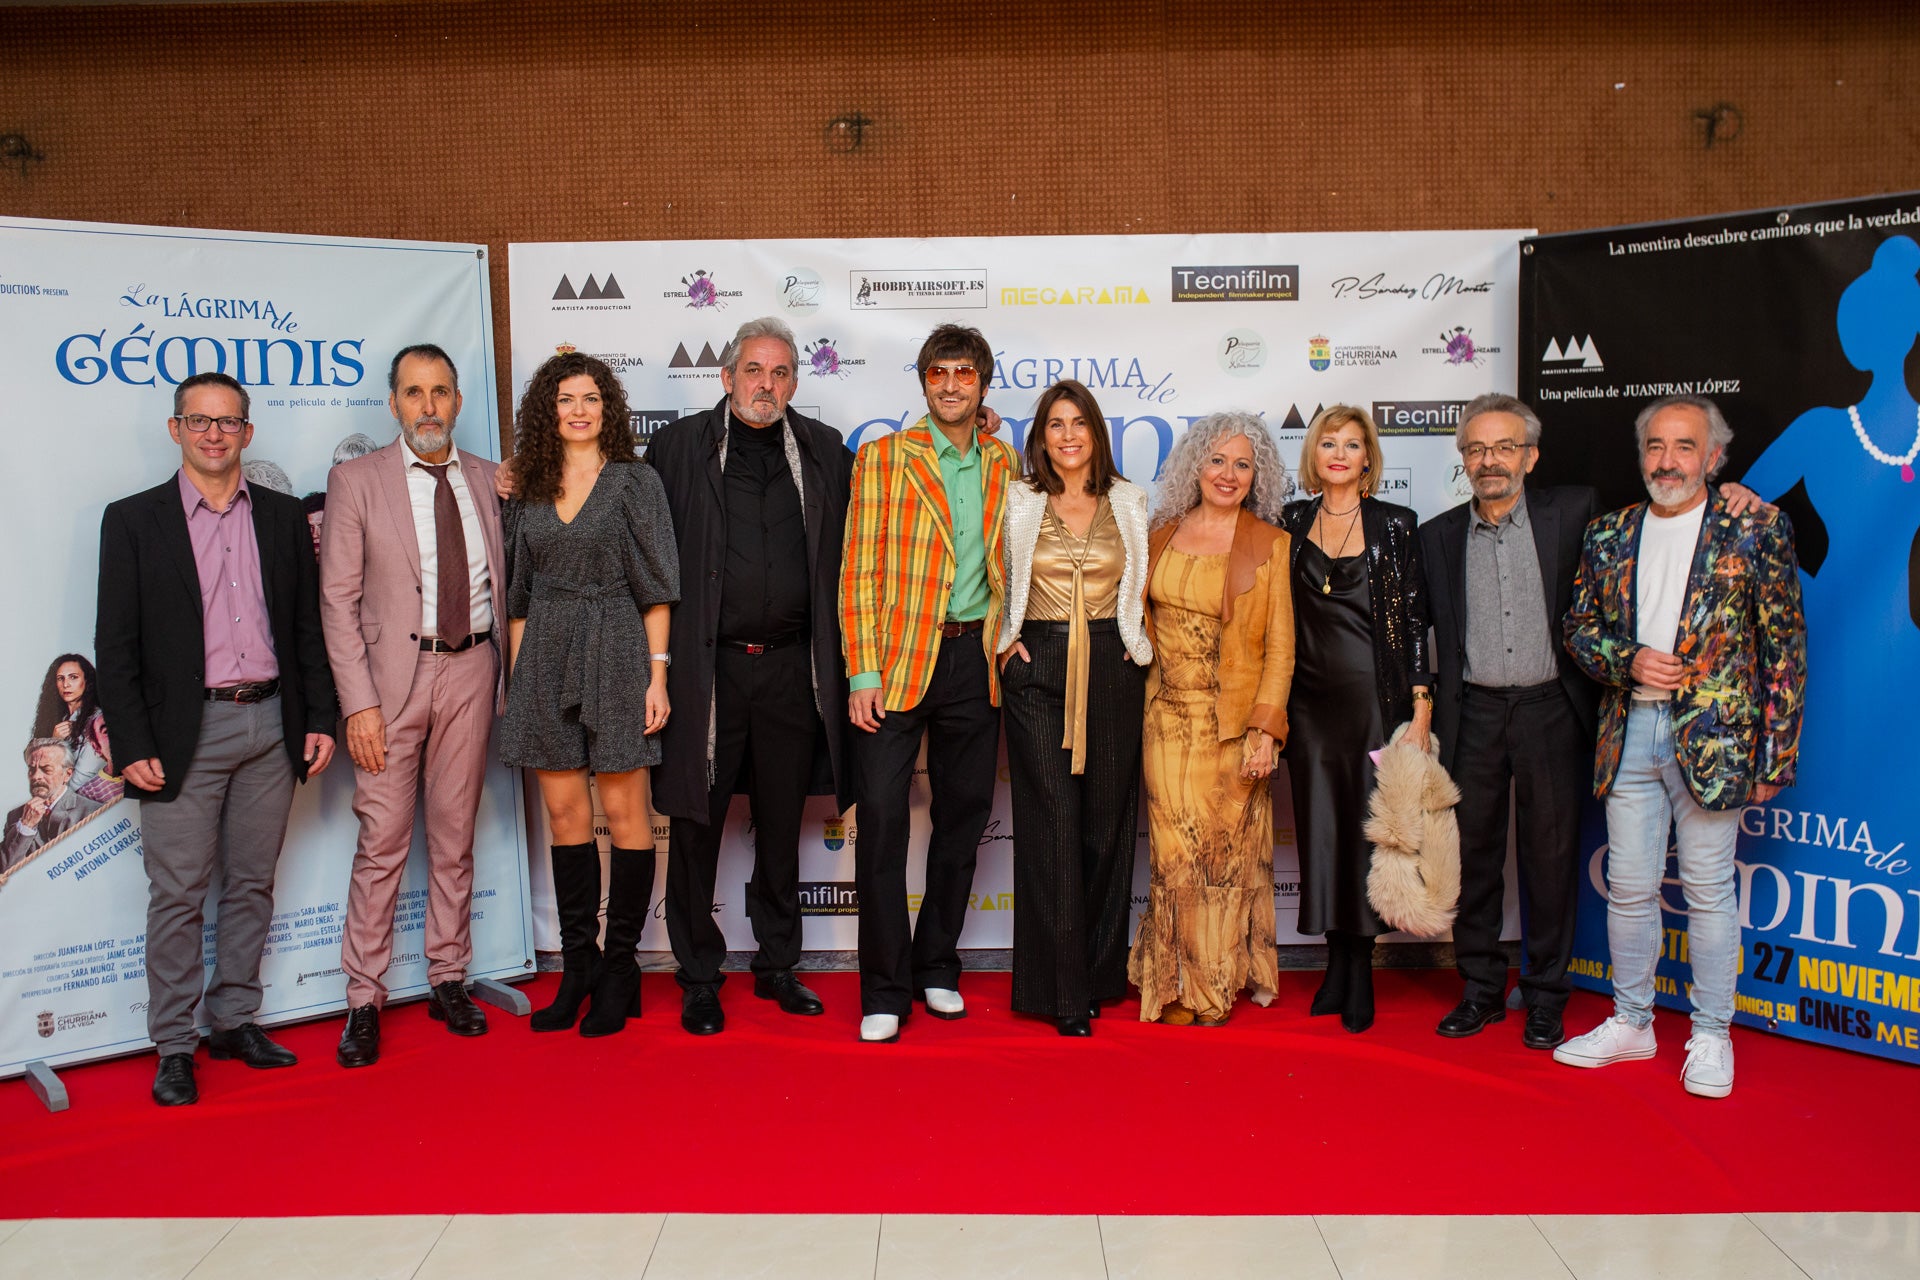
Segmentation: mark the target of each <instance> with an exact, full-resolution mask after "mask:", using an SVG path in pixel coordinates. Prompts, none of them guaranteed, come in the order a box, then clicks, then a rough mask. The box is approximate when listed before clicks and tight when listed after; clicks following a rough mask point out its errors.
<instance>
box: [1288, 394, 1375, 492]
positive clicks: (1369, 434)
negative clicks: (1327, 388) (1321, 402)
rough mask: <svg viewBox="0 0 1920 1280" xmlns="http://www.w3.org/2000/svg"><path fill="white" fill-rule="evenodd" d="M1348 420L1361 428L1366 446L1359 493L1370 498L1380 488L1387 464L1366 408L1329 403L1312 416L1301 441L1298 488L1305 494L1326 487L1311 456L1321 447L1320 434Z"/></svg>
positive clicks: (1322, 434) (1313, 456) (1340, 425)
mask: <svg viewBox="0 0 1920 1280" xmlns="http://www.w3.org/2000/svg"><path fill="white" fill-rule="evenodd" d="M1348 423H1353V424H1355V425H1357V426H1358V427H1359V428H1360V436H1361V438H1362V439H1363V440H1365V441H1366V445H1367V469H1366V472H1365V473H1364V474H1363V475H1361V477H1360V496H1361V497H1363V498H1371V497H1372V496H1373V495H1374V494H1375V493H1376V492H1378V491H1379V489H1380V468H1381V467H1383V466H1385V465H1386V459H1385V458H1384V457H1382V456H1381V453H1380V429H1379V428H1378V427H1376V426H1374V425H1373V419H1372V418H1371V417H1369V416H1368V414H1367V411H1366V410H1365V409H1362V408H1360V407H1359V406H1357V405H1351V404H1330V405H1328V406H1327V407H1326V408H1324V409H1322V410H1321V411H1320V412H1319V413H1316V414H1314V415H1313V421H1312V423H1310V424H1309V425H1308V427H1307V438H1306V439H1305V440H1303V441H1301V443H1300V487H1301V488H1303V489H1305V490H1306V491H1307V492H1308V493H1319V492H1320V490H1322V489H1324V488H1325V487H1326V484H1325V482H1324V481H1322V480H1321V478H1320V468H1319V466H1318V464H1317V463H1315V461H1314V458H1315V455H1316V454H1317V453H1318V451H1319V449H1320V440H1321V437H1323V436H1327V435H1331V434H1332V433H1334V432H1336V431H1338V430H1339V429H1340V428H1342V427H1344V426H1346V425H1347V424H1348Z"/></svg>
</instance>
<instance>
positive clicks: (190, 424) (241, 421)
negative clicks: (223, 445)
mask: <svg viewBox="0 0 1920 1280" xmlns="http://www.w3.org/2000/svg"><path fill="white" fill-rule="evenodd" d="M177 421H179V422H181V423H183V424H185V426H186V428H187V430H189V431H191V432H193V433H194V434H195V435H199V434H200V433H201V432H202V431H205V430H206V429H207V428H208V427H219V428H220V430H221V432H222V433H223V434H225V435H230V436H237V435H239V434H240V433H241V431H243V430H245V429H246V425H247V420H246V419H245V418H209V417H208V416H207V415H206V414H204V413H189V414H187V415H186V416H185V417H183V418H179V419H177Z"/></svg>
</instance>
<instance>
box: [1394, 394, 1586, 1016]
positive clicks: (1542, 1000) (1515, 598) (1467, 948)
mask: <svg viewBox="0 0 1920 1280" xmlns="http://www.w3.org/2000/svg"><path fill="white" fill-rule="evenodd" d="M1454 443H1455V444H1456V445H1457V446H1458V448H1459V450H1460V458H1461V461H1462V463H1463V464H1464V465H1465V468H1466V474H1467V478H1468V479H1469V480H1471V481H1472V482H1473V500H1472V501H1471V502H1463V503H1461V504H1460V505H1459V506H1457V507H1454V508H1453V509H1452V510H1450V511H1446V512H1443V513H1441V514H1440V515H1437V516H1435V517H1434V518H1433V519H1431V520H1428V521H1427V522H1426V523H1424V524H1422V525H1421V526H1420V560H1421V565H1422V567H1423V569H1424V571H1425V573H1426V578H1427V599H1428V601H1429V604H1430V607H1431V609H1432V616H1433V632H1434V643H1433V653H1434V662H1435V665H1436V666H1437V667H1438V668H1439V670H1438V672H1437V680H1436V681H1435V686H1434V687H1435V690H1436V697H1435V700H1434V713H1433V727H1434V732H1435V734H1436V735H1437V736H1438V737H1439V740H1440V762H1441V763H1442V764H1443V765H1445V766H1446V767H1447V769H1448V770H1449V771H1451V772H1452V774H1453V779H1454V781H1455V782H1456V783H1457V784H1459V787H1460V807H1459V809H1458V810H1457V817H1458V819H1459V823H1460V913H1459V915H1458V916H1457V917H1456V918H1455V920H1454V925H1453V950H1454V963H1455V966H1456V968H1457V969H1458V970H1459V973H1460V978H1461V980H1462V981H1463V982H1464V983H1465V984H1466V990H1465V993H1464V995H1463V996H1462V998H1461V1001H1460V1003H1459V1005H1458V1006H1457V1007H1456V1008H1455V1009H1454V1010H1453V1011H1452V1012H1451V1013H1449V1014H1447V1016H1446V1017H1444V1018H1442V1019H1441V1020H1440V1025H1439V1028H1438V1030H1439V1032H1440V1034H1441V1035H1443V1036H1453V1037H1458V1036H1470V1035H1473V1034H1474V1033H1476V1032H1478V1031H1479V1030H1480V1029H1481V1028H1482V1027H1484V1026H1486V1025H1487V1024H1488V1023H1490V1022H1498V1021H1500V1020H1501V1019H1502V1018H1504V1017H1506V1003H1505V998H1506V989H1507V956H1506V951H1505V950H1504V949H1503V948H1502V947H1501V945H1500V924H1501V917H1502V914H1503V912H1502V904H1503V901H1504V899H1505V896H1506V884H1505V874H1504V873H1505V867H1506V860H1507V803H1508V802H1507V797H1508V792H1509V788H1510V787H1511V788H1512V789H1513V790H1514V792H1515V793H1516V794H1517V797H1518V811H1519V812H1518V816H1519V830H1518V832H1517V833H1516V840H1515V845H1516V848H1517V857H1518V868H1519V872H1520V892H1521V897H1522V904H1523V912H1524V917H1525V920H1526V940H1525V943H1524V946H1525V949H1526V956H1527V964H1526V968H1525V970H1524V971H1523V972H1522V974H1521V976H1520V988H1521V991H1522V992H1523V993H1524V996H1525V999H1526V1003H1527V1023H1526V1029H1525V1032H1524V1034H1523V1036H1522V1039H1523V1041H1524V1043H1525V1044H1526V1045H1527V1047H1529V1048H1533V1049H1551V1048H1553V1047H1554V1046H1555V1045H1557V1044H1559V1043H1560V1041H1561V1040H1562V1039H1563V1038H1564V1033H1563V1031H1562V1027H1561V1016H1560V1015H1561V1010H1562V1009H1563V1008H1565V1006H1566V1003H1567V994H1568V990H1569V988H1568V985H1567V959H1568V957H1569V955H1571V953H1572V949H1573V925H1574V913H1575V906H1576V901H1577V899H1576V893H1577V890H1578V885H1579V870H1580V807H1581V803H1582V800H1583V798H1584V796H1585V795H1586V792H1587V784H1588V778H1589V775H1590V773H1591V762H1592V759H1593V733H1594V719H1595V710H1596V707H1597V705H1598V703H1599V689H1598V688H1597V687H1596V686H1595V685H1594V683H1593V682H1592V681H1591V680H1589V679H1588V678H1587V677H1586V675H1585V673H1584V672H1582V671H1581V670H1580V668H1579V667H1578V666H1576V665H1575V663H1574V661H1573V659H1572V657H1570V656H1569V655H1568V653H1567V652H1566V649H1565V647H1564V646H1563V645H1561V644H1560V642H1559V639H1560V620H1561V619H1562V618H1563V617H1565V616H1566V612H1567V606H1568V604H1569V603H1570V601H1571V598H1572V591H1573V575H1574V571H1575V570H1576V569H1578V568H1579V566H1580V539H1581V535H1582V533H1584V532H1585V530H1586V527H1587V521H1589V520H1591V519H1592V518H1593V517H1594V515H1595V513H1596V512H1597V510H1598V503H1599V499H1598V495H1596V494H1595V492H1594V491H1593V490H1592V489H1590V488H1587V487H1586V486H1584V485H1578V486H1565V487H1558V488H1544V487H1536V486H1532V485H1528V484H1526V483H1525V481H1526V476H1527V473H1528V472H1530V471H1532V470H1533V468H1534V464H1535V463H1536V462H1538V461H1539V460H1540V419H1539V417H1538V416H1536V415H1535V414H1534V412H1533V410H1532V409H1530V408H1528V407H1527V406H1526V405H1525V404H1524V403H1522V402H1521V401H1519V400H1516V399H1514V398H1513V397H1512V396H1505V395H1484V396H1481V397H1479V398H1478V399H1476V400H1474V401H1473V402H1472V403H1470V404H1468V405H1467V407H1466V408H1465V409H1463V410H1462V411H1461V414H1460V426H1459V429H1458V430H1457V431H1456V432H1455V435H1454Z"/></svg>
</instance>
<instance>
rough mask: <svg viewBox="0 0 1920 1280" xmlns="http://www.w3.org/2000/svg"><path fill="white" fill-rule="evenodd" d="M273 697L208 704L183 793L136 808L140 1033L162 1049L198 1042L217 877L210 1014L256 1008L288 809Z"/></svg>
mask: <svg viewBox="0 0 1920 1280" xmlns="http://www.w3.org/2000/svg"><path fill="white" fill-rule="evenodd" d="M285 733H286V730H285V727H284V726H283V724H282V723H281V719H280V699H279V698H278V697H272V698H268V699H266V700H265V701H263V702H255V703H252V704H249V705H242V704H239V703H233V702H209V703H208V704H207V707H206V715H205V716H204V717H203V718H202V719H201V721H200V741H199V743H198V744H197V745H196V746H195V747H194V750H193V763H192V764H191V765H189V766H188V768H187V776H186V778H185V779H183V780H182V782H181V784H180V794H179V795H177V796H175V797H174V798H173V800H171V801H170V802H168V803H166V804H159V803H156V802H154V801H151V800H148V801H143V802H142V803H141V805H140V827H141V842H142V844H143V845H144V847H145V857H146V864H147V887H148V896H147V1035H148V1036H149V1037H151V1038H152V1040H153V1042H154V1044H155V1045H157V1046H159V1049H160V1052H161V1053H163V1054H167V1053H192V1052H193V1051H194V1049H195V1048H196V1047H198V1045H199V1043H200V1036H199V1033H198V1032H197V1031H196V1030H195V1029H194V1018H193V1010H194V1006H195V1005H197V1004H199V1003H200V991H201V987H202V985H203V984H204V982H205V973H206V960H205V958H204V956H203V954H202V948H201V934H202V921H203V919H204V915H205V907H206V899H207V888H208V886H209V885H210V884H212V882H213V875H214V872H215V871H216V870H218V871H219V872H220V873H221V886H220V903H219V918H218V920H217V921H216V924H215V927H216V929H217V941H216V942H215V944H214V964H213V985H212V986H211V987H208V988H207V991H206V997H207V1019H208V1021H209V1022H210V1023H212V1025H213V1029H214V1030H215V1031H231V1030H233V1029H234V1028H235V1027H238V1026H241V1025H242V1024H244V1023H248V1022H251V1021H253V1019H254V1016H255V1015H256V1014H257V1013H259V1011H260V952H261V950H262V949H263V948H264V947H265V946H266V942H267V927H268V925H269V923H270V922H271V921H272V919H273V873H274V869H275V867H276V866H277V865H278V863H279V861H280V844H281V842H282V841H283V840H284V839H285V838H286V834H287V811H288V810H289V809H290V808H291V807H292V806H293V762H292V761H291V760H289V759H288V758H287V747H286V737H285Z"/></svg>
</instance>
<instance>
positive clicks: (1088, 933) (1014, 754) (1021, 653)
mask: <svg viewBox="0 0 1920 1280" xmlns="http://www.w3.org/2000/svg"><path fill="white" fill-rule="evenodd" d="M1026 472H1027V474H1026V482H1025V483H1024V484H1017V485H1014V486H1012V487H1011V488H1010V489H1009V490H1008V491H1007V529H1006V547H1007V565H1008V570H1007V611H1006V621H1005V623H1004V625H1003V627H1002V630H1001V633H1000V671H1001V675H1000V680H1001V688H1002V691H1003V701H1004V703H1005V706H1006V716H1007V760H1008V764H1009V765H1010V766H1011V772H1012V775H1013V779H1012V781H1013V846H1014V855H1013V897H1014V916H1013V1007H1014V1009H1015V1011H1016V1012H1019V1013H1030V1014H1037V1015H1039V1016H1040V1017H1044V1018H1052V1019H1053V1020H1054V1022H1055V1023H1056V1025H1057V1026H1058V1027H1059V1030H1060V1034H1061V1035H1063V1036H1085V1035H1091V1034H1093V1025H1092V1023H1091V1021H1090V1019H1092V1018H1097V1017H1099V1016H1100V1002H1101V1001H1103V1000H1117V999H1119V998H1121V997H1122V996H1124V995H1126V993H1127V919H1128V903H1129V899H1130V897H1131V894H1132V891H1133V845H1134V827H1133V824H1134V811H1135V809H1136V807H1137V805H1138V796H1139V777H1140V714H1141V705H1142V701H1143V698H1144V690H1145V686H1146V664H1147V663H1148V662H1149V661H1151V660H1152V657H1153V651H1152V649H1151V648H1150V647H1149V646H1148V644H1147V637H1146V628H1145V626H1144V619H1143V616H1142V605H1141V601H1142V588H1143V586H1144V584H1145V582H1146V559H1147V495H1146V491H1145V490H1143V489H1141V488H1139V487H1138V486H1137V485H1132V484H1129V483H1127V481H1126V480H1124V479H1123V478H1121V476H1120V474H1119V472H1118V471H1117V470H1116V468H1115V467H1114V463H1113V446H1112V445H1111V444H1110V443H1109V441H1108V438H1107V420H1106V419H1105V418H1104V417H1102V416H1101V414H1100V407H1099V405H1097V404H1095V403H1094V399H1093V393H1092V392H1090V391H1088V390H1087V389H1086V388H1085V387H1084V386H1082V385H1080V384H1079V383H1078V382H1074V381H1072V380H1067V381H1064V382H1058V383H1055V384H1054V385H1053V386H1051V387H1048V388H1047V389H1046V391H1045V392H1044V393H1042V395H1041V396H1040V402H1039V404H1038V405H1037V406H1036V407H1035V410H1034V417H1033V425H1032V427H1030V428H1029V429H1028V432H1027V444H1026Z"/></svg>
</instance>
